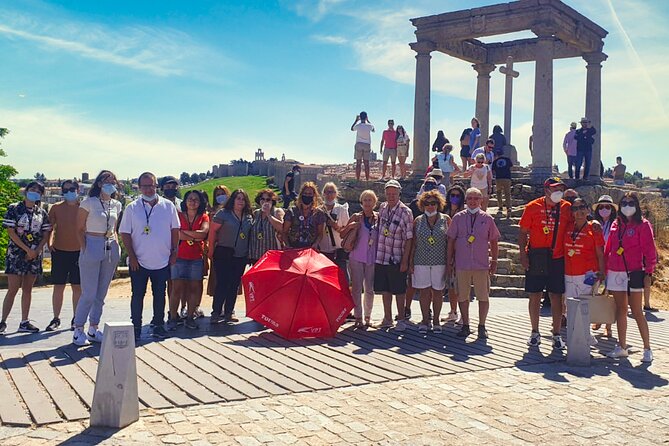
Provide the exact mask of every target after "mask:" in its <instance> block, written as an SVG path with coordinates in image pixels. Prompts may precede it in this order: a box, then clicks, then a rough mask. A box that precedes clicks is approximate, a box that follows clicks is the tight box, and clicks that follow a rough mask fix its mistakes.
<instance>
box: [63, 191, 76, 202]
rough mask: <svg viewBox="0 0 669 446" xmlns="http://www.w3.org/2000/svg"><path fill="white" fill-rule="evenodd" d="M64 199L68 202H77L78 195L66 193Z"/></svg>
mask: <svg viewBox="0 0 669 446" xmlns="http://www.w3.org/2000/svg"><path fill="white" fill-rule="evenodd" d="M63 197H65V199H66V200H67V201H75V200H76V199H77V193H76V192H65V193H64V194H63Z"/></svg>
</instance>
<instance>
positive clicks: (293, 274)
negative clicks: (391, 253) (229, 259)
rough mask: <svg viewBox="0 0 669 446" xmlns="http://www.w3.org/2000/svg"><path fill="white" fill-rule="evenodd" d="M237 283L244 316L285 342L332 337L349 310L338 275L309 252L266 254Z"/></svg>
mask: <svg viewBox="0 0 669 446" xmlns="http://www.w3.org/2000/svg"><path fill="white" fill-rule="evenodd" d="M242 284H243V285H244V295H245V297H246V315H247V316H248V317H250V318H252V319H254V320H255V321H257V322H259V323H261V324H263V325H264V326H266V327H267V328H271V329H272V330H274V331H275V332H276V333H278V334H279V335H281V336H283V337H285V338H311V337H333V336H334V335H335V334H336V333H337V330H338V329H339V327H340V326H341V324H343V323H344V321H345V320H346V315H348V314H349V312H350V311H351V310H352V309H353V307H354V304H353V299H352V298H351V292H350V291H349V288H348V283H347V282H346V275H345V274H344V271H342V270H340V268H339V267H338V266H337V265H335V264H334V263H333V262H332V261H331V260H330V259H328V258H327V257H325V256H324V255H322V254H319V253H318V252H316V251H314V250H313V249H311V248H309V249H288V250H285V251H267V253H265V255H264V256H262V257H261V258H260V260H258V261H257V262H256V264H255V265H253V267H252V268H251V269H249V270H248V271H247V272H246V274H244V276H243V277H242Z"/></svg>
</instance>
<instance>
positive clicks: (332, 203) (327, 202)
mask: <svg viewBox="0 0 669 446" xmlns="http://www.w3.org/2000/svg"><path fill="white" fill-rule="evenodd" d="M335 203H336V200H325V204H326V205H328V206H334V204H335Z"/></svg>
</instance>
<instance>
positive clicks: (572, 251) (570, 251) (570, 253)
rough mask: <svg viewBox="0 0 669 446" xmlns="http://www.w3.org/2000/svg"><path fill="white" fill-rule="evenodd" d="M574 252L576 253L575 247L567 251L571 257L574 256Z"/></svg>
mask: <svg viewBox="0 0 669 446" xmlns="http://www.w3.org/2000/svg"><path fill="white" fill-rule="evenodd" d="M574 254H576V251H574V250H573V249H570V250H569V251H568V252H567V255H568V256H569V257H574Z"/></svg>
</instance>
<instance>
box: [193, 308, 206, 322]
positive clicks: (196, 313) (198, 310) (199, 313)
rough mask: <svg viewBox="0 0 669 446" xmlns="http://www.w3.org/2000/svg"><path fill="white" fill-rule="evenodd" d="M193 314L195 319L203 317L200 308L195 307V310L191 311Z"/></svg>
mask: <svg viewBox="0 0 669 446" xmlns="http://www.w3.org/2000/svg"><path fill="white" fill-rule="evenodd" d="M193 316H195V318H196V319H200V318H203V317H204V311H202V308H200V307H197V308H196V309H195V311H194V312H193Z"/></svg>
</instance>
